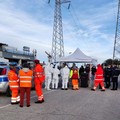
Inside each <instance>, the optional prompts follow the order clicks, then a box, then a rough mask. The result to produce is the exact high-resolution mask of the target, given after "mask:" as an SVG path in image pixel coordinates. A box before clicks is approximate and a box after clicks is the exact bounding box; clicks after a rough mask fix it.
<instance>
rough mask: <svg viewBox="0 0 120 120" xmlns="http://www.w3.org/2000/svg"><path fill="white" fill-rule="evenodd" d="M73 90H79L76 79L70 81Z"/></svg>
mask: <svg viewBox="0 0 120 120" xmlns="http://www.w3.org/2000/svg"><path fill="white" fill-rule="evenodd" d="M72 86H73V89H74V90H75V89H79V84H78V79H72Z"/></svg>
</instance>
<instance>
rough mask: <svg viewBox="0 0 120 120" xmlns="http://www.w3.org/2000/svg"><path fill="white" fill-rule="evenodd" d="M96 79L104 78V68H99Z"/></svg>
mask: <svg viewBox="0 0 120 120" xmlns="http://www.w3.org/2000/svg"><path fill="white" fill-rule="evenodd" d="M95 80H104V77H103V69H102V68H98V69H97V72H96V74H95Z"/></svg>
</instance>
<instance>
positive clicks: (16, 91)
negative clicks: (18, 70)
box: [10, 88, 20, 103]
mask: <svg viewBox="0 0 120 120" xmlns="http://www.w3.org/2000/svg"><path fill="white" fill-rule="evenodd" d="M10 90H11V92H12V96H11V102H12V103H15V102H19V101H20V97H19V95H18V94H19V89H18V88H10Z"/></svg>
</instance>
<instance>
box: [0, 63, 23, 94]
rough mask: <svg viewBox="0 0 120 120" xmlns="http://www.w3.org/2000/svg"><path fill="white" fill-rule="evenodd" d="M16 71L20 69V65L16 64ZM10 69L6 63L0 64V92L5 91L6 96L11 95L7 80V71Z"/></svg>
mask: <svg viewBox="0 0 120 120" xmlns="http://www.w3.org/2000/svg"><path fill="white" fill-rule="evenodd" d="M16 69H17V72H18V71H19V70H20V69H21V67H20V66H16ZM9 70H10V68H9V66H8V65H0V92H1V93H6V95H7V96H11V90H10V87H9V81H8V76H7V74H8V71H9Z"/></svg>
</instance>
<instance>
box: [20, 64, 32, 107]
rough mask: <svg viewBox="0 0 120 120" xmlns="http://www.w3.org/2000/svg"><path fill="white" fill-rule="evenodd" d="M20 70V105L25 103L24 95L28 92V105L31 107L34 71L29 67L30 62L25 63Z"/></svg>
mask: <svg viewBox="0 0 120 120" xmlns="http://www.w3.org/2000/svg"><path fill="white" fill-rule="evenodd" d="M22 67H23V68H22V69H21V70H20V71H19V79H20V107H23V105H24V95H25V94H26V103H27V105H26V106H27V107H30V92H31V87H32V77H33V71H32V70H30V69H29V64H28V63H24V64H23V66H22Z"/></svg>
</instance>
